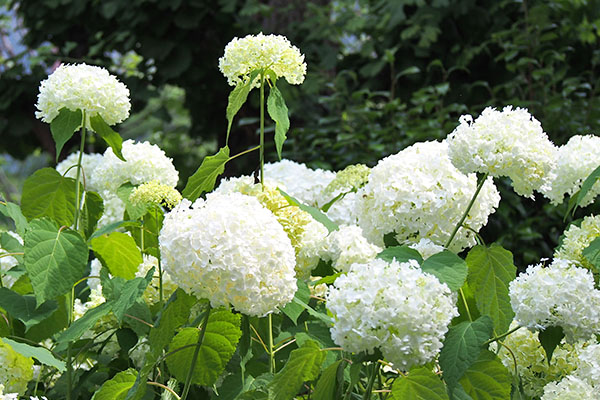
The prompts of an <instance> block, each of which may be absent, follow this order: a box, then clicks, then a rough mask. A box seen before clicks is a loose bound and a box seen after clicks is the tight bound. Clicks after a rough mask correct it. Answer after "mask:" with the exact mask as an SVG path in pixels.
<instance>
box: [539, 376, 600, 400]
mask: <svg viewBox="0 0 600 400" xmlns="http://www.w3.org/2000/svg"><path fill="white" fill-rule="evenodd" d="M598 389H600V388H594V387H593V386H592V385H590V384H589V383H587V382H586V381H584V380H582V379H580V378H578V377H576V376H574V375H568V376H566V377H565V378H563V379H562V380H561V381H560V382H551V383H549V384H547V385H546V386H545V387H544V395H543V396H542V397H541V399H540V400H598Z"/></svg>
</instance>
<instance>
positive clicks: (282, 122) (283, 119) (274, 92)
mask: <svg viewBox="0 0 600 400" xmlns="http://www.w3.org/2000/svg"><path fill="white" fill-rule="evenodd" d="M267 112H268V113H269V116H270V117H271V118H272V119H273V121H275V149H277V155H278V156H279V159H280V160H281V149H282V148H283V142H285V139H286V135H285V134H286V133H287V131H288V130H289V129H290V118H289V116H288V108H287V106H286V105H285V100H284V99H283V96H282V95H281V92H280V91H279V89H277V86H275V84H273V86H272V87H271V89H270V91H269V97H268V98H267Z"/></svg>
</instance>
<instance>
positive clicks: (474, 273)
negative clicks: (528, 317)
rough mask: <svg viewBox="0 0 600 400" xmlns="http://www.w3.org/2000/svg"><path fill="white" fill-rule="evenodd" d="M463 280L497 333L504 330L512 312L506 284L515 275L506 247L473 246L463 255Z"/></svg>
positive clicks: (510, 319)
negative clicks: (464, 269) (464, 275)
mask: <svg viewBox="0 0 600 400" xmlns="http://www.w3.org/2000/svg"><path fill="white" fill-rule="evenodd" d="M466 261H467V266H468V269H469V272H468V275H467V281H468V283H469V287H471V289H472V290H473V295H474V297H475V302H476V304H477V308H478V309H479V311H480V312H481V314H487V315H489V316H490V317H492V321H494V329H495V331H496V332H497V333H503V332H506V331H507V330H508V327H509V326H510V323H511V322H512V319H513V316H514V312H513V310H512V307H511V305H510V298H509V296H508V285H509V283H510V282H511V281H512V280H513V279H515V277H516V274H517V268H516V267H515V266H514V265H513V256H512V254H511V252H510V251H508V250H506V249H504V248H502V246H499V245H497V244H493V245H492V246H490V247H485V246H481V245H479V246H475V247H473V248H472V249H471V251H469V254H468V255H467V259H466Z"/></svg>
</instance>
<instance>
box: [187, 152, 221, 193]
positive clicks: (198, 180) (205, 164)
mask: <svg viewBox="0 0 600 400" xmlns="http://www.w3.org/2000/svg"><path fill="white" fill-rule="evenodd" d="M229 160H230V157H229V147H227V146H225V147H223V148H221V149H220V150H219V151H218V153H217V154H215V155H214V156H206V157H204V160H202V164H200V167H199V168H198V169H197V170H196V172H194V174H193V175H192V176H190V178H189V179H188V182H187V185H185V188H184V189H183V192H182V194H183V197H185V198H187V199H189V200H190V201H194V200H196V199H197V198H198V197H200V195H201V194H202V193H204V192H210V191H211V190H213V189H214V187H215V182H216V181H217V176H219V175H221V174H222V173H223V172H224V171H225V164H226V163H227V161H229Z"/></svg>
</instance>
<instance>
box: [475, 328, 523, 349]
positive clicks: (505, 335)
mask: <svg viewBox="0 0 600 400" xmlns="http://www.w3.org/2000/svg"><path fill="white" fill-rule="evenodd" d="M519 329H521V327H520V326H517V327H516V328H512V329H511V330H509V331H508V332H505V333H503V334H502V335H499V336H496V337H493V338H491V339H490V340H488V341H487V342H485V343H484V344H483V345H484V346H485V345H486V344H490V343H492V342H496V341H498V340H500V339H504V338H505V337H507V336H508V335H510V334H511V333H513V332H516V331H518V330H519Z"/></svg>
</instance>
